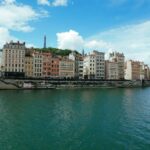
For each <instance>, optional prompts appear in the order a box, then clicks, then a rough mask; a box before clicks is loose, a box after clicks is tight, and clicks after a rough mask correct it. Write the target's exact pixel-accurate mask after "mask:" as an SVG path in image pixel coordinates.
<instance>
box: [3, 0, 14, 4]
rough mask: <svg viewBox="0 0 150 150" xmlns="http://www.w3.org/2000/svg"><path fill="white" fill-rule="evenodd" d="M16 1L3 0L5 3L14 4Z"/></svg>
mask: <svg viewBox="0 0 150 150" xmlns="http://www.w3.org/2000/svg"><path fill="white" fill-rule="evenodd" d="M15 2H16V0H3V1H2V3H3V4H13V3H15Z"/></svg>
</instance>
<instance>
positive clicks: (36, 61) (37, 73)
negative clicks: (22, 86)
mask: <svg viewBox="0 0 150 150" xmlns="http://www.w3.org/2000/svg"><path fill="white" fill-rule="evenodd" d="M32 55H33V77H35V78H41V77H43V55H42V52H41V51H37V50H35V51H34V52H33V54H32Z"/></svg>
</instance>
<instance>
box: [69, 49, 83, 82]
mask: <svg viewBox="0 0 150 150" xmlns="http://www.w3.org/2000/svg"><path fill="white" fill-rule="evenodd" d="M69 59H70V60H73V61H74V66H75V68H74V69H75V70H74V72H75V78H79V79H82V78H83V56H82V55H81V54H78V53H76V52H75V51H73V52H72V53H70V54H69Z"/></svg>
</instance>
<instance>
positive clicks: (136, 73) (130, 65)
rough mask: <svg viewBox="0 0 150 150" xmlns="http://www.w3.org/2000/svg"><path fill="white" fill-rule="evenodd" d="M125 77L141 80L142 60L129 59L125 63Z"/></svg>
mask: <svg viewBox="0 0 150 150" xmlns="http://www.w3.org/2000/svg"><path fill="white" fill-rule="evenodd" d="M125 79H127V80H140V62H139V61H133V60H128V61H127V62H126V63H125Z"/></svg>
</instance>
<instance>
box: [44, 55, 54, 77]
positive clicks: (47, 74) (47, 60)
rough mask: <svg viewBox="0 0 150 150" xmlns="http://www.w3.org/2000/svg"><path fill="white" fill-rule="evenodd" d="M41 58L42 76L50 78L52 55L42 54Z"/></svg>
mask: <svg viewBox="0 0 150 150" xmlns="http://www.w3.org/2000/svg"><path fill="white" fill-rule="evenodd" d="M42 56H43V67H42V73H43V74H42V76H43V77H50V76H51V59H52V54H51V53H50V52H42Z"/></svg>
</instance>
